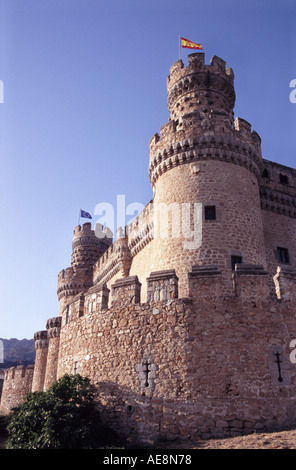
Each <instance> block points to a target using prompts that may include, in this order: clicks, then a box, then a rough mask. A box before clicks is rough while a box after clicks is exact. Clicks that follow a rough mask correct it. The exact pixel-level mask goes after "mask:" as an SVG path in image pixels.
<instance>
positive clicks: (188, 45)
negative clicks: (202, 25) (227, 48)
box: [181, 37, 203, 51]
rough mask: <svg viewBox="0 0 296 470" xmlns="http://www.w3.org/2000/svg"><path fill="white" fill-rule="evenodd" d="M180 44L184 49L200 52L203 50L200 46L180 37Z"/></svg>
mask: <svg viewBox="0 0 296 470" xmlns="http://www.w3.org/2000/svg"><path fill="white" fill-rule="evenodd" d="M181 42H182V47H184V48H186V49H199V50H201V51H202V50H203V48H202V45H201V44H196V43H195V42H192V41H189V40H188V39H185V38H182V37H181Z"/></svg>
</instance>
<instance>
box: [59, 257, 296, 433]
mask: <svg viewBox="0 0 296 470" xmlns="http://www.w3.org/2000/svg"><path fill="white" fill-rule="evenodd" d="M166 274H167V278H168V279H169V278H171V279H174V283H175V279H176V278H175V277H174V276H175V275H174V274H173V273H171V272H170V271H167V273H166ZM164 275H165V273H164V272H162V273H159V275H158V277H159V278H161V277H162V280H160V279H157V274H156V273H154V274H153V275H152V276H150V277H149V279H148V280H147V282H148V285H150V286H151V282H152V281H153V280H154V282H155V284H154V285H155V291H154V293H155V294H156V295H155V296H154V295H151V291H149V287H148V292H150V293H149V299H150V301H149V302H147V303H137V302H133V303H132V302H130V303H129V304H127V303H126V301H125V300H126V299H130V298H131V297H132V298H133V299H135V297H134V295H133V294H134V290H135V285H136V286H138V283H137V281H136V280H135V279H134V278H128V279H125V280H124V281H122V282H121V285H120V290H121V297H118V296H117V298H116V301H114V302H112V297H111V298H110V299H109V308H105V309H101V308H100V303H98V304H97V307H96V308H92V309H90V308H85V310H84V312H85V313H84V315H82V316H79V314H78V309H76V310H75V308H74V305H73V310H72V316H71V320H70V321H68V323H66V324H63V326H62V328H61V336H60V353H59V364H58V376H62V375H63V374H64V373H73V372H74V371H76V372H79V373H82V374H83V375H87V376H89V377H90V378H91V380H92V382H93V383H95V385H96V387H97V393H98V400H99V402H100V403H101V404H102V405H104V409H103V415H104V416H105V417H106V419H107V420H108V421H109V422H110V421H111V423H112V425H113V426H114V428H115V429H117V430H118V429H119V430H124V432H125V433H127V434H128V435H129V436H130V437H131V438H133V439H140V440H142V441H145V442H148V441H149V442H151V441H153V440H155V439H158V438H165V439H175V438H179V439H183V438H184V439H185V438H186V439H188V438H190V439H196V438H197V437H203V438H205V437H213V436H225V435H226V436H227V435H238V434H242V433H248V432H251V431H256V430H270V429H275V428H280V427H281V426H288V425H293V424H295V419H296V412H295V385H296V384H295V380H296V368H295V365H294V364H292V362H291V361H290V360H289V354H290V352H291V349H290V343H291V341H292V340H293V339H294V337H295V334H296V322H295V318H294V310H293V303H292V302H290V301H289V300H281V301H274V300H273V299H272V298H271V296H270V295H269V288H268V279H267V276H266V273H265V272H264V271H263V270H262V268H261V267H258V266H253V267H252V268H251V267H250V266H246V267H240V270H238V271H237V272H236V274H234V289H233V295H232V296H231V297H228V298H227V299H225V298H224V296H223V292H222V290H221V273H219V271H218V270H217V268H215V267H210V266H207V267H204V268H203V269H202V268H201V267H194V268H193V269H192V271H191V273H189V283H190V297H187V298H181V299H178V298H176V297H175V295H173V296H171V297H175V298H169V297H170V296H166V298H165V299H164V300H159V298H160V297H159V292H160V290H159V287H160V284H159V283H160V282H162V284H163V286H164V285H165V283H164V281H163V277H164ZM292 277H293V276H292ZM292 277H291V276H290V277H289V280H290V281H289V282H290V287H292V288H294V289H295V284H293V282H294V281H293V279H292ZM151 279H152V281H151ZM118 285H119V284H118ZM167 285H169V284H167ZM171 285H174V284H173V283H172V284H171ZM214 285H216V288H215V289H211V287H213V286H214ZM137 288H138V287H137ZM124 290H126V297H125V296H123V293H124ZM113 292H114V288H113ZM174 292H175V290H174ZM91 295H92V296H93V295H94V294H91ZM85 298H86V305H87V303H88V302H89V300H90V297H89V300H88V295H87V294H86V296H85ZM120 298H121V300H120ZM155 299H157V300H155ZM277 353H278V354H279V356H277V355H276V354H277ZM278 360H279V361H280V362H279V364H280V369H278V363H277V361H278ZM281 379H282V380H281Z"/></svg>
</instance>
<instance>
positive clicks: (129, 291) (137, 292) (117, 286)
mask: <svg viewBox="0 0 296 470" xmlns="http://www.w3.org/2000/svg"><path fill="white" fill-rule="evenodd" d="M111 297H112V300H111V305H112V306H114V305H116V304H120V305H123V306H124V305H129V304H136V303H139V302H140V299H141V283H140V282H139V279H138V276H130V277H126V278H123V279H117V281H115V283H114V284H113V285H112V286H111Z"/></svg>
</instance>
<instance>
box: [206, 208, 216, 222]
mask: <svg viewBox="0 0 296 470" xmlns="http://www.w3.org/2000/svg"><path fill="white" fill-rule="evenodd" d="M205 219H206V220H216V206H205Z"/></svg>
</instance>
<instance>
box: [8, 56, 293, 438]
mask: <svg viewBox="0 0 296 470" xmlns="http://www.w3.org/2000/svg"><path fill="white" fill-rule="evenodd" d="M167 91H168V94H167V103H168V109H169V112H170V119H169V121H168V122H167V123H166V124H164V125H163V126H162V127H161V129H160V135H159V134H155V135H154V136H153V137H152V138H151V140H150V160H149V177H150V181H151V185H152V189H153V199H152V201H151V202H149V203H148V204H147V205H146V207H145V209H144V210H143V211H142V212H141V213H140V214H139V215H138V216H137V217H136V218H135V219H134V220H133V221H132V222H131V223H130V224H128V225H127V226H126V227H123V228H120V229H118V231H117V237H116V240H115V241H114V242H113V240H112V239H111V238H110V236H109V231H108V230H107V229H105V231H104V230H103V228H102V227H101V226H100V225H99V224H97V226H96V227H95V228H94V229H92V227H91V224H90V223H86V224H84V225H83V226H80V225H79V226H78V227H76V228H75V230H74V234H73V242H72V248H73V252H72V260H71V266H70V267H67V268H66V269H64V270H62V271H61V272H60V273H59V275H58V287H57V294H58V298H59V306H60V307H59V312H58V313H57V316H55V317H53V318H50V319H49V320H48V321H47V324H46V329H45V330H44V331H39V332H37V333H35V336H34V338H35V344H36V361H35V366H34V368H32V367H31V368H30V367H29V368H27V369H25V368H24V367H20V368H17V369H9V370H7V371H6V375H5V380H4V386H3V393H2V399H1V408H0V410H1V412H4V413H6V412H8V411H9V409H11V407H12V406H15V405H16V404H17V403H19V402H20V401H21V400H22V399H23V397H24V393H26V392H27V391H29V390H32V391H39V390H46V389H47V388H48V387H49V386H50V385H51V384H52V383H53V382H54V381H55V380H56V379H57V378H59V377H61V376H62V375H63V374H65V373H69V374H74V373H80V374H82V375H86V376H88V377H89V378H90V379H91V381H92V383H94V384H95V386H96V388H97V399H98V402H99V404H101V405H102V414H103V416H104V417H105V418H106V419H107V420H108V422H109V423H111V425H112V426H114V428H115V429H116V430H119V432H123V433H125V434H127V435H128V436H130V437H131V438H133V439H138V440H140V441H142V442H153V441H154V440H156V439H159V438H164V439H177V438H179V439H193V440H194V439H196V438H199V437H202V438H207V437H215V436H216V437H221V436H229V435H238V434H243V433H248V432H252V431H256V430H257V431H261V430H273V429H279V428H281V427H285V426H289V425H295V424H296V363H295V362H296V359H295V347H296V346H295V345H296V318H295V301H296V269H295V261H296V170H294V169H291V168H288V167H285V166H283V165H280V164H278V163H273V162H271V161H268V160H265V159H264V158H262V155H261V141H260V137H259V135H258V134H257V132H256V131H254V130H252V129H251V125H250V124H249V123H248V122H247V121H245V120H244V119H241V118H236V119H234V115H233V108H234V104H235V91H234V74H233V71H232V69H231V68H229V67H226V64H225V62H224V61H223V60H222V59H220V58H218V57H216V56H214V57H213V58H212V60H211V63H210V64H209V65H207V64H205V62H204V54H203V53H195V54H191V55H189V56H188V65H187V66H184V64H183V62H182V61H181V60H178V61H177V62H176V63H175V64H173V66H172V67H171V69H170V74H169V76H168V78H167ZM164 221H165V223H164ZM185 229H186V230H185Z"/></svg>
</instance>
